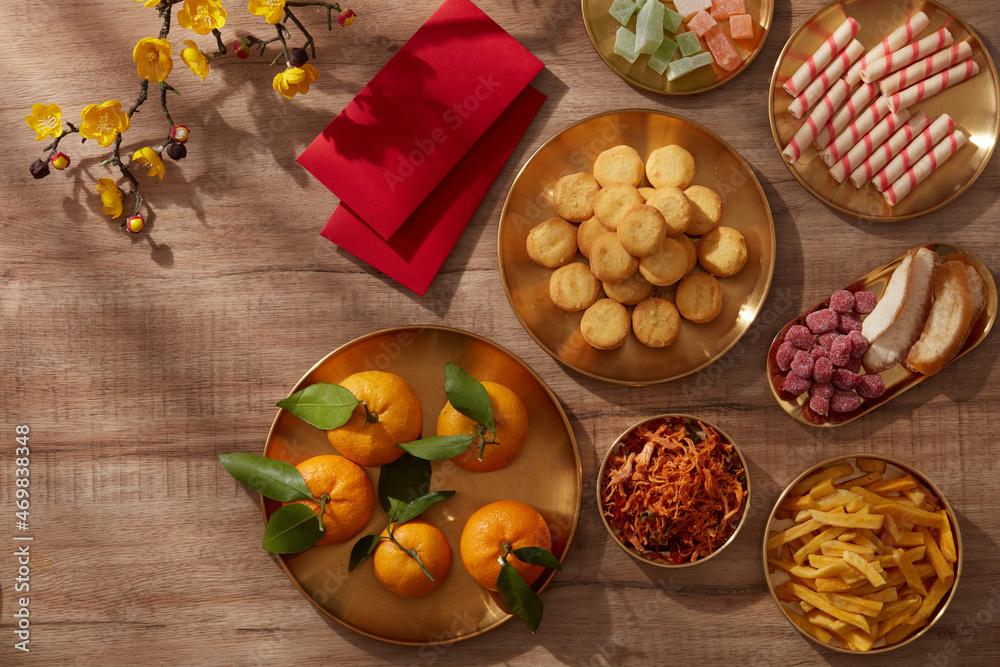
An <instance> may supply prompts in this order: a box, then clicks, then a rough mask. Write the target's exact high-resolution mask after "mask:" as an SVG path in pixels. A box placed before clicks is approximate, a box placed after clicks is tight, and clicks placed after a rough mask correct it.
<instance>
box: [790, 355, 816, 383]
mask: <svg viewBox="0 0 1000 667" xmlns="http://www.w3.org/2000/svg"><path fill="white" fill-rule="evenodd" d="M792 372H793V373H795V374H796V375H798V376H799V377H804V378H811V377H812V374H813V360H812V357H810V356H809V353H808V352H804V351H802V350H799V351H798V352H796V353H795V357H794V358H793V359H792Z"/></svg>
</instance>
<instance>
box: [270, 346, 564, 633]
mask: <svg viewBox="0 0 1000 667" xmlns="http://www.w3.org/2000/svg"><path fill="white" fill-rule="evenodd" d="M449 361H451V362H454V363H455V364H458V365H459V366H461V367H462V368H463V369H465V370H466V371H468V372H469V373H471V374H472V375H473V376H474V377H476V378H478V379H480V380H495V381H498V382H501V383H503V384H504V385H506V386H508V387H510V388H511V389H513V390H514V391H515V392H516V393H517V395H518V396H520V397H521V399H522V400H523V401H524V404H525V406H526V407H527V408H528V422H529V425H530V428H529V432H528V441H527V443H526V444H525V446H524V449H523V450H522V451H521V453H520V454H519V455H518V457H517V458H516V459H514V462H513V463H511V464H510V465H509V466H507V467H506V468H503V469H502V470H498V471H496V472H492V473H473V472H468V471H465V470H462V469H461V468H458V467H456V466H455V465H454V464H452V463H451V462H449V461H435V462H433V463H432V469H433V471H434V472H433V478H432V480H431V481H432V490H435V491H437V490H444V489H454V490H456V491H457V493H456V494H455V495H454V496H453V497H452V498H450V499H448V500H447V501H445V502H442V503H439V504H437V505H434V506H433V507H432V508H430V509H429V510H427V512H425V513H424V515H423V517H424V518H426V519H427V520H428V521H430V522H431V523H433V524H435V525H436V526H438V527H439V528H441V529H442V530H443V531H444V533H445V535H447V536H448V541H449V543H450V544H451V547H452V564H451V571H450V573H449V574H448V578H447V579H446V580H445V582H444V583H443V584H442V585H441V587H440V588H438V589H437V590H436V591H434V592H433V593H431V594H429V595H426V596H424V597H422V598H416V599H408V598H403V597H399V596H397V595H395V594H394V593H391V592H389V591H388V590H387V589H385V588H383V587H382V585H381V584H380V583H379V582H378V580H377V579H376V578H375V574H374V571H373V570H372V565H371V562H370V561H368V562H365V563H362V564H361V565H360V566H359V567H358V568H357V569H355V570H354V571H353V572H351V573H348V571H347V566H348V559H349V556H350V553H351V547H352V546H353V544H354V542H356V541H357V539H360V538H361V537H362V536H364V535H368V534H373V533H377V532H379V531H381V530H382V529H383V528H385V525H386V521H387V517H386V514H385V512H384V511H382V508H381V507H380V506H379V505H378V503H376V505H375V512H374V514H373V515H372V518H371V521H369V522H368V525H367V526H366V527H365V529H364V530H363V531H362V532H361V533H359V534H358V536H357V537H356V538H354V539H352V540H350V541H349V542H345V543H344V544H337V545H332V546H316V547H313V548H311V549H309V550H308V551H304V552H302V553H300V554H292V555H287V556H278V562H279V563H280V564H281V567H282V569H283V570H284V571H285V573H286V574H287V575H288V578H289V579H291V580H292V583H294V584H295V587H296V588H298V589H299V592H300V593H302V595H304V596H305V597H306V599H307V600H309V601H310V602H311V603H312V604H313V605H314V606H315V607H316V608H317V609H318V610H319V611H321V612H323V613H324V614H325V615H326V616H328V617H330V618H331V619H333V620H335V621H337V622H338V623H340V624H341V625H343V626H345V627H347V628H350V629H351V630H354V631H355V632H358V633H360V634H363V635H366V636H368V637H371V638H373V639H378V640H381V641H385V642H390V643H394V644H408V645H424V644H442V643H451V642H454V641H460V640H463V639H469V638H470V637H475V636H477V635H481V634H482V633H484V632H487V631H489V630H492V629H493V628H495V627H497V626H499V625H501V624H502V623H504V622H506V621H507V620H509V619H510V618H512V617H511V616H510V615H509V614H508V613H507V612H506V611H505V610H504V609H503V607H502V601H501V600H500V597H499V596H498V595H497V594H496V593H490V592H489V591H487V590H486V589H485V588H482V587H481V586H479V585H478V584H477V583H476V582H475V581H473V579H472V577H471V576H469V574H468V572H466V570H465V568H464V567H463V566H462V560H461V558H459V554H458V544H459V539H460V537H461V534H462V528H463V527H464V526H465V522H466V520H467V519H468V518H469V516H470V515H471V514H472V513H473V512H474V511H476V510H477V509H479V508H480V507H482V506H483V505H485V504H487V503H490V502H493V501H495V500H503V499H512V500H520V501H522V502H525V503H527V504H529V505H531V506H532V507H534V508H535V509H537V510H538V511H539V512H541V514H542V516H544V517H545V520H546V522H547V523H548V525H549V530H550V531H551V532H552V553H553V554H554V555H555V556H556V557H557V558H559V560H560V561H561V560H562V559H563V558H564V557H565V555H566V552H567V551H568V549H569V545H570V543H571V542H572V540H573V535H574V533H575V532H576V525H577V520H578V519H579V516H580V498H581V493H582V488H583V487H582V473H581V467H580V454H579V451H578V450H577V446H576V439H575V438H574V437H573V430H572V428H571V427H570V424H569V420H568V419H567V418H566V414H565V413H564V412H563V410H562V408H561V407H560V405H559V401H558V400H557V399H556V397H555V395H553V393H552V392H551V391H550V390H549V388H548V387H547V386H546V385H545V383H544V382H543V381H542V380H541V378H539V377H538V375H536V374H535V372H534V371H532V370H531V369H530V368H529V367H528V366H527V365H526V364H525V363H524V362H523V361H521V360H520V359H518V358H517V357H516V356H514V355H513V354H511V353H510V352H509V351H507V350H505V349H504V348H502V347H500V346H499V345H497V344H495V343H493V342H491V341H489V340H487V339H485V338H481V337H480V336H476V335H474V334H470V333H467V332H464V331H459V330H457V329H449V328H445V327H419V328H418V327H400V328H396V329H386V330H384V331H378V332H375V333H371V334H368V335H366V336H362V337H361V338H358V339H356V340H353V341H351V342H350V343H347V344H346V345H343V346H341V347H339V348H337V349H336V350H334V351H333V352H331V353H330V354H329V355H327V356H326V357H325V358H324V359H322V360H321V361H320V362H319V363H317V364H316V365H315V366H313V367H312V368H311V369H310V370H309V372H308V373H306V375H305V376H304V377H303V378H302V379H301V380H299V381H298V382H297V383H296V384H295V387H293V388H292V391H293V392H294V391H298V390H299V389H301V388H302V387H305V386H307V385H310V384H313V383H316V382H332V383H337V382H340V381H342V380H343V379H344V378H345V377H347V376H348V375H350V374H352V373H356V372H359V371H363V370H384V371H390V372H392V373H396V374H398V375H400V376H401V377H403V378H404V379H405V380H406V381H407V382H408V383H409V385H410V386H411V387H412V388H413V390H414V392H416V394H417V396H418V397H419V398H420V402H421V407H422V408H423V424H424V429H423V435H424V436H425V437H426V436H430V435H434V431H435V425H436V424H437V416H438V412H440V411H441V408H442V407H443V406H444V404H445V401H446V400H447V398H446V397H445V393H444V367H445V363H446V362H449ZM335 451H336V450H334V449H333V447H331V446H330V443H329V441H328V440H327V437H326V433H325V432H324V431H322V430H320V429H317V428H314V427H312V426H310V425H308V424H306V423H305V422H304V421H302V420H301V419H298V418H297V417H294V416H292V415H291V414H290V413H288V412H285V411H284V410H279V411H278V414H277V416H276V417H275V418H274V423H273V424H272V425H271V431H270V433H269V434H268V436H267V444H266V445H265V447H264V456H268V457H270V458H273V459H278V460H281V461H285V462H287V463H291V464H293V465H295V464H298V463H300V462H302V461H304V460H305V459H308V458H311V457H313V456H319V455H321V454H331V453H334V452H335ZM365 470H366V471H367V472H368V475H369V477H370V478H371V482H372V487H373V488H378V473H379V470H378V468H366V469H365ZM278 506H279V503H276V502H274V501H271V500H266V499H263V498H262V507H263V511H264V518H265V520H266V519H267V518H268V517H269V516H270V514H271V512H272V511H274V510H275V509H277V508H278ZM554 574H555V573H554V572H553V571H551V570H546V574H544V575H543V576H542V577H540V578H539V579H538V581H536V582H535V584H534V585H533V588H534V589H535V590H536V591H541V590H543V589H544V588H545V587H546V586H547V585H548V583H549V581H550V580H551V579H552V576H553V575H554ZM544 623H545V621H544V620H543V621H542V628H543V630H544V627H545V626H544ZM527 632H528V630H527V629H525V633H527Z"/></svg>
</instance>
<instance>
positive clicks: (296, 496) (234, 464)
mask: <svg viewBox="0 0 1000 667" xmlns="http://www.w3.org/2000/svg"><path fill="white" fill-rule="evenodd" d="M219 461H221V462H222V465H224V466H225V467H226V470H227V471H228V472H229V474H230V475H232V476H233V477H235V478H236V480H237V481H238V482H241V483H242V484H245V485H247V486H249V487H250V488H251V489H253V490H254V491H256V492H257V493H259V494H261V495H262V496H265V497H266V498H270V499H271V500H278V501H281V502H288V501H292V500H316V499H315V498H313V497H312V494H311V493H309V487H307V486H306V481H305V480H304V479H302V473H300V472H299V471H298V470H297V469H296V468H295V466H293V465H291V464H289V463H285V462H284V461H276V460H274V459H269V458H267V457H265V456H257V455H256V454H249V453H247V452H233V453H232V454H219Z"/></svg>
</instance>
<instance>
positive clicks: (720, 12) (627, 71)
mask: <svg viewBox="0 0 1000 667" xmlns="http://www.w3.org/2000/svg"><path fill="white" fill-rule="evenodd" d="M639 4H643V3H631V6H629V5H628V4H627V3H625V1H624V0H617V2H616V1H615V0H581V3H580V5H581V9H582V11H583V25H584V26H585V27H586V29H587V36H588V37H590V42H591V44H593V45H594V49H595V50H596V51H597V53H598V55H599V56H600V57H601V60H603V61H604V64H606V65H607V66H608V67H609V68H611V71H613V72H614V73H615V74H617V75H618V76H620V77H621V78H623V79H625V80H626V81H628V82H629V83H630V84H632V85H633V86H636V87H637V88H642V89H644V90H648V91H650V92H652V93H660V94H662V95H693V94H695V93H703V92H706V91H708V90H712V89H713V88H717V87H719V86H721V85H723V84H724V83H727V82H729V81H731V80H732V79H733V78H735V77H736V76H737V75H738V74H739V73H740V72H742V71H743V70H745V69H746V68H747V67H748V66H749V65H750V63H752V62H753V60H754V58H756V57H757V54H758V53H760V51H761V49H762V48H763V47H764V41H765V40H766V39H767V34H768V32H769V31H770V28H771V19H772V17H773V15H774V0H722V1H721V2H720V0H716V2H715V3H714V5H715V6H714V7H713V3H712V2H709V0H680V1H679V2H678V1H677V0H668V1H666V2H662V3H661V2H653V3H645V4H649V5H650V7H649V8H648V9H647V10H646V11H647V12H649V11H651V10H655V11H656V13H657V16H660V15H661V14H660V13H661V11H662V12H665V13H664V14H663V16H664V18H661V19H660V21H662V22H663V25H664V28H663V41H662V42H661V44H660V46H662V47H663V50H659V49H660V47H656V48H655V49H653V48H650V49H645V50H642V51H641V52H637V53H634V54H633V55H629V56H624V55H622V54H623V53H624V51H623V50H622V48H621V47H622V42H621V41H620V38H619V32H622V33H625V34H623V37H627V38H628V40H627V41H630V42H632V41H634V40H635V37H634V36H635V35H638V34H641V32H642V30H641V27H640V24H639V22H640V20H643V19H642V17H640V12H642V9H641V8H640V7H638V5H639ZM645 4H643V6H645ZM656 5H660V7H657V6H656ZM622 6H625V7H628V9H626V10H624V13H622V11H621V9H620V8H621V7H622ZM661 8H662V10H661ZM699 13H702V14H707V16H701V17H700V18H698V19H697V20H695V17H696V16H698V14H699ZM677 14H679V15H680V16H678V15H677ZM672 15H673V19H671V16H672ZM734 16H735V17H737V18H735V19H734V18H733V17H734ZM692 20H694V23H691V21H692ZM644 22H645V21H644ZM689 24H690V25H689ZM703 31H704V32H703ZM685 32H689V33H691V34H689V35H688V36H687V37H688V39H689V43H690V44H692V45H693V44H697V45H698V47H699V48H698V50H697V51H695V50H689V49H684V50H683V51H682V50H681V49H679V48H678V49H676V50H674V47H673V46H672V45H674V44H677V43H678V42H679V41H681V40H678V39H677V35H678V34H680V33H685ZM628 33H631V35H629V34H628ZM692 36H694V37H692ZM640 39H641V38H640ZM616 47H619V48H616ZM691 49H693V46H692V47H691ZM705 54H712V57H711V58H708V57H705ZM657 55H659V57H660V58H661V59H662V60H663V62H660V64H659V65H657V60H656V56H657ZM689 55H690V56H694V55H698V56H701V57H705V60H706V61H708V64H704V65H700V66H698V67H697V68H695V69H693V70H691V71H689V72H688V73H686V74H682V75H679V76H677V72H674V73H673V74H671V72H670V69H671V68H670V66H669V65H670V64H674V67H677V64H678V63H679V61H682V60H688V56H689ZM658 69H662V70H663V71H662V72H660V71H657V70H658ZM677 71H678V72H679V71H681V70H680V69H678V70H677Z"/></svg>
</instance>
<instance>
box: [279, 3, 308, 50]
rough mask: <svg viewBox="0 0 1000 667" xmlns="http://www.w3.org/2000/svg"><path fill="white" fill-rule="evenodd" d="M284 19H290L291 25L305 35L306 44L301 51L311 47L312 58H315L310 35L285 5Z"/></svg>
mask: <svg viewBox="0 0 1000 667" xmlns="http://www.w3.org/2000/svg"><path fill="white" fill-rule="evenodd" d="M285 18H287V19H291V20H292V23H294V24H295V25H296V26H297V27H298V29H299V31H300V32H301V33H302V34H303V35H305V38H306V42H305V44H303V45H302V48H303V49H307V48H309V47H310V46H311V47H312V49H311V50H312V57H313V58H315V57H316V43H315V42H314V41H313V37H312V35H310V34H309V31H308V30H306V27H305V26H304V25H302V22H301V21H299V20H298V19H297V18H295V14H293V13H292V10H291V9H289V8H288V6H287V5H286V6H285Z"/></svg>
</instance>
